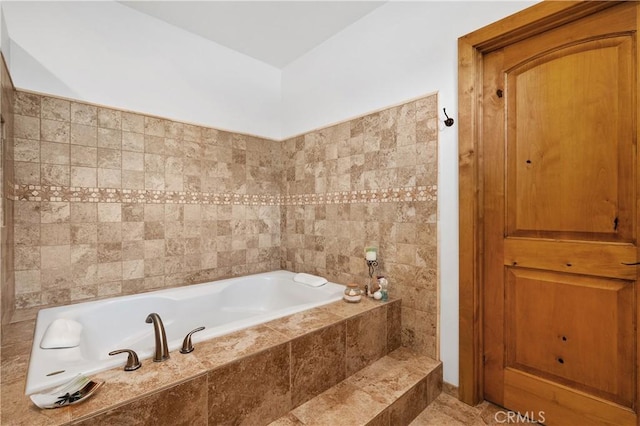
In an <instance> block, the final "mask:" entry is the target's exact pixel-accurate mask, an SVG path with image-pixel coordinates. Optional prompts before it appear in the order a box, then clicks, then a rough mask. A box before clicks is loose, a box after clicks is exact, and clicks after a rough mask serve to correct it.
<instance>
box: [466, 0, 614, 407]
mask: <svg viewBox="0 0 640 426" xmlns="http://www.w3.org/2000/svg"><path fill="white" fill-rule="evenodd" d="M618 3H620V2H617V1H605V2H600V1H572V2H565V1H562V2H552V1H549V2H546V1H545V2H542V3H539V4H536V5H534V6H531V7H529V8H527V9H525V10H523V11H521V12H518V13H516V14H514V15H511V16H509V17H507V18H504V19H502V20H500V21H497V22H495V23H493V24H490V25H488V26H486V27H483V28H481V29H479V30H477V31H474V32H472V33H470V34H467V35H465V36H463V37H460V38H459V39H458V123H459V126H458V173H459V230H460V237H459V243H460V248H459V256H460V263H459V274H460V278H459V279H460V281H459V291H460V295H459V315H460V317H459V330H460V331H459V332H460V336H459V345H460V349H459V360H460V361H459V375H460V382H459V398H460V400H461V401H463V402H465V403H467V404H470V405H474V404H477V403H478V402H480V401H481V400H482V399H483V391H482V389H483V377H482V353H483V336H482V325H483V324H482V312H483V306H482V294H483V282H482V279H481V277H482V265H483V262H484V251H483V247H482V237H483V215H482V211H483V182H482V178H481V176H482V175H483V167H484V162H483V158H482V143H483V141H482V132H481V129H482V113H483V104H482V96H483V93H482V69H483V56H484V54H486V53H489V52H491V51H494V50H496V49H500V48H502V47H504V46H507V45H509V44H512V43H514V42H517V41H520V40H523V39H525V38H528V37H531V36H533V35H537V34H540V33H542V32H545V31H547V30H550V29H552V28H556V27H558V26H560V25H563V24H566V23H569V22H572V21H575V20H578V19H580V18H583V17H585V16H587V15H591V14H593V13H596V12H599V11H601V10H603V9H606V8H608V7H611V6H615V5H616V4H618Z"/></svg>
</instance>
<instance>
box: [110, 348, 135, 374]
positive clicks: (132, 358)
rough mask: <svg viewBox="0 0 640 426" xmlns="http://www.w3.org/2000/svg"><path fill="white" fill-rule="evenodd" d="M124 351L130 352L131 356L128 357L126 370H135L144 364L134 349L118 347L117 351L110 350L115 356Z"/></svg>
mask: <svg viewBox="0 0 640 426" xmlns="http://www.w3.org/2000/svg"><path fill="white" fill-rule="evenodd" d="M123 353H128V354H129V356H128V357H127V363H126V364H125V366H124V371H134V370H137V369H138V368H140V367H141V366H142V364H140V360H139V359H138V354H137V353H136V351H134V350H133V349H118V350H117V351H111V352H109V355H111V356H113V355H118V354H123Z"/></svg>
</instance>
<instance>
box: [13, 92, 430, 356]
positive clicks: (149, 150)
mask: <svg viewBox="0 0 640 426" xmlns="http://www.w3.org/2000/svg"><path fill="white" fill-rule="evenodd" d="M14 107H15V125H14V130H15V144H14V145H15V187H13V189H12V190H13V193H12V194H9V196H10V197H13V198H15V200H16V201H15V207H14V211H15V220H14V223H15V225H14V229H15V245H14V251H15V261H14V265H15V277H16V278H15V282H16V284H15V309H16V311H17V312H18V313H20V312H22V313H23V314H22V317H32V316H33V314H34V312H35V309H37V308H40V307H43V306H50V305H60V304H66V303H70V302H75V301H84V300H91V299H96V298H101V297H107V296H112V295H120V294H128V293H137V292H141V291H146V290H152V289H158V288H163V287H174V286H179V285H185V284H191V283H196V282H204V281H208V280H211V279H216V278H220V277H224V276H229V275H241V274H247V273H255V272H262V271H267V270H274V269H278V268H283V269H287V270H291V271H304V272H310V273H316V274H320V275H324V276H327V277H328V278H329V279H331V280H333V281H336V282H340V283H346V282H349V281H357V282H359V283H362V284H364V282H365V281H366V271H367V270H366V266H365V262H364V259H363V257H364V253H363V250H364V247H365V246H367V245H375V246H377V247H379V257H380V270H381V271H382V272H383V273H384V274H385V275H388V277H389V281H390V283H391V294H392V295H394V296H398V297H402V298H403V310H402V323H403V333H402V338H403V344H404V345H406V346H410V347H414V348H416V349H420V350H422V351H424V352H425V353H426V354H427V355H429V356H432V357H437V355H438V348H437V318H438V312H437V310H438V306H437V303H438V296H437V291H438V290H437V136H438V128H437V126H438V125H437V97H436V95H432V96H427V97H425V98H422V99H418V100H415V101H412V102H408V103H406V104H403V105H400V106H396V107H393V108H389V109H386V110H383V111H380V112H377V113H374V114H370V115H367V116H365V117H361V118H358V119H354V120H351V121H348V122H345V123H341V124H338V125H335V126H331V127H328V128H324V129H320V130H316V131H313V132H309V133H307V134H305V135H302V136H299V137H295V138H291V139H288V140H286V141H283V142H277V141H271V140H266V139H260V138H255V137H250V136H245V135H240V134H233V133H228V132H223V131H219V130H215V129H211V128H204V127H198V126H193V125H188V124H183V123H179V122H175V121H170V120H164V119H159V118H156V117H150V116H145V115H142V114H136V113H131V112H126V111H120V110H115V109H109V108H102V107H98V106H94V105H89V104H85V103H82V102H75V101H69V100H65V99H59V98H54V97H48V96H42V95H38V94H33V93H26V92H22V91H18V92H16V95H15V101H14ZM4 299H5V298H4V297H3V301H4ZM18 316H20V315H18Z"/></svg>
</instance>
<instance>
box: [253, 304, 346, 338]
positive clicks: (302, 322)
mask: <svg viewBox="0 0 640 426" xmlns="http://www.w3.org/2000/svg"><path fill="white" fill-rule="evenodd" d="M341 320H342V317H340V316H338V315H336V314H333V313H331V312H328V311H326V310H322V309H311V310H309V311H304V312H299V313H297V314H293V315H289V316H287V317H284V318H278V319H276V320H273V321H269V322H268V323H266V324H265V325H266V326H267V327H270V328H272V329H274V330H276V331H279V332H280V333H282V334H284V335H286V336H287V337H289V338H295V337H299V336H302V335H304V334H308V333H311V332H313V331H316V330H319V329H321V328H324V327H327V326H330V325H333V324H335V323H337V322H339V321H341Z"/></svg>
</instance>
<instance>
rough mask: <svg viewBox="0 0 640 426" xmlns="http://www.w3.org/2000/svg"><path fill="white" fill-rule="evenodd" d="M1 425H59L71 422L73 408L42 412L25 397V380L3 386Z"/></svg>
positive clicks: (0, 396)
mask: <svg viewBox="0 0 640 426" xmlns="http://www.w3.org/2000/svg"><path fill="white" fill-rule="evenodd" d="M0 399H1V400H2V411H1V413H0V424H2V425H16V426H49V425H59V424H63V423H66V422H68V421H69V420H71V412H70V409H71V407H62V408H56V409H54V410H41V409H39V408H38V407H36V406H35V405H33V403H32V402H31V400H30V399H29V397H27V396H25V395H24V380H19V381H14V382H12V383H3V384H2V393H1V395H0Z"/></svg>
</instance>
